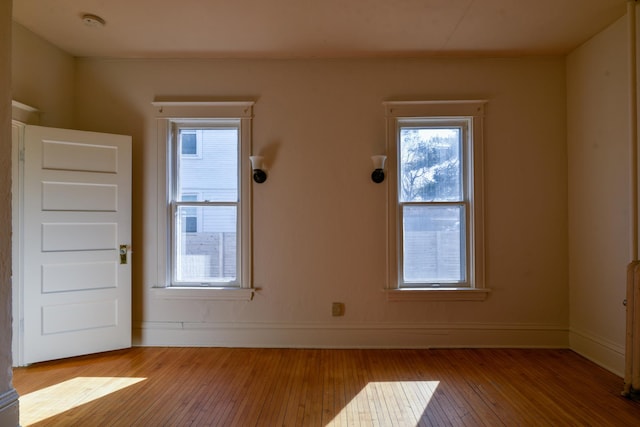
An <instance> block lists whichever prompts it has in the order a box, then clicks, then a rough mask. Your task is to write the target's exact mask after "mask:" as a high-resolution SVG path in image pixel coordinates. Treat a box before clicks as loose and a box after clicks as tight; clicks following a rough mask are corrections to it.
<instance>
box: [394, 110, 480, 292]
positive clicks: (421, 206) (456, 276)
mask: <svg viewBox="0 0 640 427" xmlns="http://www.w3.org/2000/svg"><path fill="white" fill-rule="evenodd" d="M485 104H486V101H482V100H478V101H476V100H470V101H388V102H385V103H384V108H385V114H386V119H387V156H388V161H387V167H388V171H387V172H388V177H387V180H386V182H387V183H388V192H389V197H388V203H389V208H388V210H387V214H388V217H387V223H388V227H387V230H388V238H387V248H388V261H389V269H388V282H387V289H388V290H389V291H390V292H389V293H388V294H387V297H388V299H389V300H390V301H432V300H437V301H440V300H442V301H444V300H448V301H481V300H484V299H485V298H486V296H487V295H488V294H489V292H490V291H489V290H488V289H486V288H485V283H484V227H483V206H484V204H483V173H482V169H483V119H484V109H485ZM403 136H404V141H403V138H402V137H403ZM403 151H404V153H403ZM403 179H404V183H403ZM444 255H446V256H444ZM430 290H431V291H433V292H428V291H430Z"/></svg>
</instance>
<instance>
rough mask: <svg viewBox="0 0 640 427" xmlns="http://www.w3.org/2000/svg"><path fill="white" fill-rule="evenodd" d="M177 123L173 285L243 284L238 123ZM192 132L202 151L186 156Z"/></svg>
mask: <svg viewBox="0 0 640 427" xmlns="http://www.w3.org/2000/svg"><path fill="white" fill-rule="evenodd" d="M173 126H174V130H173V132H172V134H173V144H172V145H173V150H172V152H173V158H174V161H173V171H172V174H171V176H172V178H173V182H172V186H171V187H172V194H171V198H170V199H171V201H170V204H171V212H172V218H173V221H172V233H171V248H172V257H171V271H172V275H171V276H172V285H173V286H240V285H239V284H240V283H241V279H242V278H241V276H242V271H241V270H242V269H241V265H242V260H241V246H242V245H241V235H242V233H241V214H240V211H241V198H240V191H239V188H241V183H240V179H241V177H240V174H239V173H238V172H239V170H240V166H239V165H240V162H241V159H240V153H241V151H242V150H241V148H240V147H241V140H240V135H241V132H240V121H239V120H238V121H234V120H225V121H224V122H220V121H215V120H212V121H210V122H198V123H188V122H185V123H180V122H176V123H174V125H173ZM194 131H195V132H194ZM194 134H195V135H197V138H198V139H197V146H198V147H199V148H200V153H199V154H200V155H199V156H196V157H194V156H190V155H184V149H183V143H184V141H185V138H184V135H194ZM194 222H195V227H194Z"/></svg>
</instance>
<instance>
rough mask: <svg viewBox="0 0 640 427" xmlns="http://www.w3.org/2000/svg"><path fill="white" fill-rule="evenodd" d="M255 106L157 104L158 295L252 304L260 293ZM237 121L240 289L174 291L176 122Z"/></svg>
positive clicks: (247, 103)
mask: <svg viewBox="0 0 640 427" xmlns="http://www.w3.org/2000/svg"><path fill="white" fill-rule="evenodd" d="M254 104H255V101H159V100H156V101H153V102H152V103H151V105H152V106H153V108H154V109H155V118H156V141H157V144H158V145H157V146H158V151H157V161H156V164H157V200H158V205H157V212H158V216H157V229H156V236H157V242H156V245H157V256H156V260H157V270H156V274H157V280H156V283H154V284H153V285H152V288H153V292H154V294H155V295H156V296H158V297H162V298H172V299H214V300H251V299H252V298H253V294H254V292H255V288H254V287H253V271H252V264H253V263H252V257H253V247H252V242H253V239H252V235H251V231H252V223H253V209H252V199H253V197H252V180H251V179H250V173H249V172H250V171H251V165H250V162H249V155H250V154H251V152H252V144H253V141H252V121H253V106H254ZM219 119H235V120H238V121H239V122H240V140H241V147H240V162H239V165H238V166H239V171H238V173H239V174H240V176H241V179H240V188H239V190H240V194H241V197H242V199H241V200H242V202H241V203H242V208H241V209H242V211H241V213H240V215H241V226H240V227H241V229H242V233H241V236H240V239H241V247H242V248H243V249H241V254H240V257H241V269H242V270H241V274H242V281H241V282H240V283H239V286H238V287H215V286H211V287H202V288H200V287H186V286H184V287H183V286H172V282H171V270H170V263H171V250H172V249H171V245H170V244H168V242H169V238H170V234H169V233H170V232H171V222H170V221H171V213H170V200H169V197H170V192H169V191H168V190H169V189H170V185H171V176H170V174H169V173H167V171H168V170H169V166H170V165H169V162H171V159H172V157H171V156H172V153H171V144H170V143H169V137H170V136H171V132H172V130H171V127H172V124H173V123H175V122H188V121H193V122H198V121H203V122H204V121H215V120H219Z"/></svg>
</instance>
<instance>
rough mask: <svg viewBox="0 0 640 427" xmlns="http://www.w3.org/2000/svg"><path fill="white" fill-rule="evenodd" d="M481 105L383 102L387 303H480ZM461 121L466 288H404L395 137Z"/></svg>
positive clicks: (483, 293)
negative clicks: (413, 127) (421, 126)
mask: <svg viewBox="0 0 640 427" xmlns="http://www.w3.org/2000/svg"><path fill="white" fill-rule="evenodd" d="M485 104H486V101H484V100H469V101H467V100H462V101H388V102H385V103H384V109H385V117H386V128H387V132H386V133H387V137H386V142H387V156H388V160H387V168H388V174H387V175H388V179H387V189H388V210H387V212H388V215H387V258H388V275H387V285H386V291H387V299H388V300H390V301H416V300H425V301H430V300H437V301H443V300H444V301H447V300H449V301H481V300H484V299H485V298H486V297H487V295H488V293H489V292H490V291H489V289H487V288H485V281H484V226H483V224H484V215H483V211H484V202H483V193H484V181H483V158H484V150H483V146H484V141H483V124H484V123H483V121H484V110H485ZM421 121H422V122H423V123H428V122H431V123H438V122H439V121H442V123H446V122H450V123H452V122H455V121H458V122H460V121H466V122H467V123H468V126H469V132H468V137H469V138H468V140H467V141H463V150H462V151H463V154H462V153H461V154H462V155H463V156H464V158H463V164H466V166H464V167H463V171H462V179H463V180H464V181H465V183H466V185H467V186H468V187H467V190H468V191H467V194H466V195H463V200H464V203H465V204H468V205H467V206H468V207H467V209H466V211H467V215H468V216H470V217H469V218H467V219H466V221H465V222H466V224H467V226H466V227H465V231H464V232H465V235H466V236H465V243H466V253H467V260H466V262H467V267H466V270H467V273H466V274H467V276H468V277H467V279H468V283H466V284H465V285H463V286H461V285H459V284H453V283H452V284H446V283H443V284H430V285H427V284H425V285H412V286H403V283H402V274H403V271H402V262H403V254H402V248H403V246H402V245H403V242H402V229H401V228H402V225H403V224H402V219H403V217H402V214H401V209H402V203H401V202H400V199H399V197H398V195H399V191H400V189H399V157H400V154H399V148H400V145H399V138H400V129H401V128H402V127H403V125H405V127H409V126H406V124H416V123H420V122H421Z"/></svg>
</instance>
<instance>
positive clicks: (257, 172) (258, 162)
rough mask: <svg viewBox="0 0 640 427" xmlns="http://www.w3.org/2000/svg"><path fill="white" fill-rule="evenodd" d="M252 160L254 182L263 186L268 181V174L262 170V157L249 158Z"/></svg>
mask: <svg viewBox="0 0 640 427" xmlns="http://www.w3.org/2000/svg"><path fill="white" fill-rule="evenodd" d="M249 160H251V169H253V180H254V181H255V182H257V183H258V184H262V183H263V182H265V181H266V180H267V173H266V172H265V171H263V170H262V160H263V157H262V156H249Z"/></svg>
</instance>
